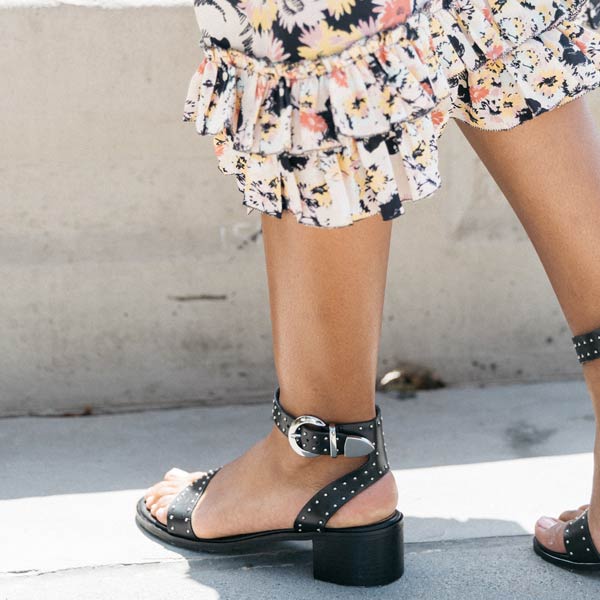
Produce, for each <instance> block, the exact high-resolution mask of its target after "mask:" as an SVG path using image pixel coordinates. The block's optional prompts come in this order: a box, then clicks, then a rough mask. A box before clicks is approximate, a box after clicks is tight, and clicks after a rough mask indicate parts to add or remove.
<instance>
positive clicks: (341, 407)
mask: <svg viewBox="0 0 600 600" xmlns="http://www.w3.org/2000/svg"><path fill="white" fill-rule="evenodd" d="M262 227H263V236H264V247H265V255H266V261H267V272H268V283H269V298H270V308H271V319H272V330H273V344H274V355H275V366H276V369H277V375H278V383H279V385H280V387H281V395H280V400H281V403H282V405H283V406H284V407H285V408H286V410H288V411H289V412H290V413H291V414H295V415H301V414H314V415H317V416H319V417H321V418H322V419H325V420H327V421H333V422H336V421H337V422H344V421H346V422H349V421H362V420H368V419H371V418H373V417H374V416H375V404H374V401H375V382H376V367H377V353H378V347H379V339H380V332H381V321H382V312H383V298H384V290H385V283H386V275H387V263H388V254H389V245H390V236H391V227H392V222H391V221H387V222H386V221H383V220H382V219H381V218H380V217H379V216H373V217H368V218H367V219H365V220H363V221H361V222H357V223H355V224H354V225H352V226H349V227H345V228H339V229H333V230H323V229H319V228H315V227H310V226H307V225H299V224H298V223H297V222H296V220H295V218H294V217H293V216H292V215H291V214H290V213H287V212H285V213H284V216H283V218H282V219H281V220H279V219H276V218H275V217H271V216H267V215H263V216H262ZM274 386H275V382H274ZM270 417H271V412H270V408H267V409H266V411H265V419H266V420H270ZM223 433H224V435H226V432H223ZM199 462H201V463H203V465H205V466H207V467H209V466H211V467H212V466H216V465H208V464H206V463H207V462H208V461H207V459H206V458H199ZM361 462H364V458H358V459H356V458H346V457H343V456H340V457H338V458H336V459H335V460H332V459H330V458H329V457H326V456H324V457H318V458H310V459H308V458H302V457H300V456H298V455H297V454H295V453H294V452H293V450H292V449H291V447H290V446H289V444H288V441H287V438H285V437H284V436H283V435H282V434H281V432H280V431H279V430H278V429H276V428H273V429H272V430H271V432H270V433H269V435H268V436H267V437H266V438H265V439H263V440H261V441H260V442H258V443H257V444H256V445H255V446H253V447H252V448H251V449H250V450H249V451H248V452H247V453H246V454H244V455H243V456H242V457H240V458H238V459H237V460H235V461H233V462H232V463H229V464H228V465H225V467H224V468H223V469H222V470H221V471H219V473H217V475H216V476H215V477H214V479H213V480H212V481H211V483H210V485H209V487H208V488H207V491H206V493H205V494H204V495H203V496H202V498H201V499H200V502H199V504H198V506H197V508H196V510H195V511H194V513H193V517H192V525H193V529H194V532H195V533H196V535H198V536H202V537H218V536H223V535H231V534H236V533H245V532H251V531H261V530H268V529H279V528H287V527H292V526H293V522H294V518H295V517H296V515H297V513H298V512H299V511H300V509H301V508H302V506H303V505H304V504H305V503H306V502H307V501H308V500H309V499H310V498H311V496H312V495H313V494H314V493H315V492H316V491H317V490H318V489H320V488H321V487H323V486H324V485H326V484H327V483H329V482H331V481H333V480H334V479H336V478H337V477H339V476H341V475H343V474H345V473H348V472H350V471H351V470H353V469H354V468H356V466H358V465H359V464H361ZM198 476H199V473H187V472H185V471H180V470H179V469H175V470H172V471H170V472H168V473H167V474H166V475H165V478H164V480H163V481H161V482H160V483H158V484H156V485H154V486H153V487H152V488H150V489H149V490H148V491H147V494H146V504H147V505H148V506H151V507H152V508H151V512H152V514H153V515H154V516H155V517H157V518H158V519H159V520H160V521H162V522H163V523H164V522H165V521H166V507H167V505H168V504H169V502H170V501H171V500H172V499H173V498H174V496H175V495H176V494H177V493H178V492H179V490H180V489H181V488H182V487H183V486H184V485H187V484H188V483H189V482H190V481H191V480H193V479H196V478H197V477H198ZM396 502H397V491H396V485H395V481H394V478H393V475H392V474H391V472H390V473H387V474H386V475H385V476H384V477H383V478H382V479H381V480H380V481H378V482H377V483H375V484H374V485H373V486H371V487H369V488H368V489H366V490H365V491H364V492H362V493H361V494H360V495H357V496H356V498H354V499H353V500H352V501H350V502H348V503H347V504H345V505H344V506H343V507H342V508H341V509H340V510H339V511H338V512H337V513H336V514H335V515H333V516H332V518H331V519H330V521H329V522H328V527H348V526H353V525H362V524H367V523H373V522H376V521H379V520H381V519H384V518H386V517H388V516H389V515H390V514H392V513H393V512H394V510H395V508H396Z"/></svg>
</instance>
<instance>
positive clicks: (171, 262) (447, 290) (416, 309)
mask: <svg viewBox="0 0 600 600" xmlns="http://www.w3.org/2000/svg"><path fill="white" fill-rule="evenodd" d="M197 40H198V33H197V26H196V22H195V20H194V15H193V10H192V8H191V7H183V8H158V7H155V8H139V9H124V10H104V9H100V8H83V7H65V6H62V7H57V8H45V9H44V8H37V9H35V8H13V9H3V10H0V50H1V51H0V73H1V74H2V80H3V82H2V93H1V94H0V130H1V131H0V133H1V139H2V144H1V145H0V210H1V219H0V278H1V279H0V281H1V285H0V315H1V319H2V328H1V331H2V335H1V337H0V414H2V415H17V414H29V413H35V414H59V413H65V412H67V413H68V412H81V411H85V410H93V411H111V410H124V409H132V408H143V407H147V408H149V407H159V406H178V405H188V404H194V403H228V402H234V401H235V402H249V401H268V400H269V399H270V395H271V393H272V390H273V387H274V385H275V384H276V379H275V371H274V368H273V356H272V348H271V327H270V321H269V310H268V296H267V285H266V273H265V266H264V255H263V248H262V238H261V236H260V218H259V215H257V214H256V213H255V214H253V215H250V216H248V215H246V211H245V208H244V207H243V206H242V205H241V197H240V195H239V192H238V191H237V188H236V186H235V182H234V180H233V178H231V177H225V176H224V175H222V174H220V173H219V172H218V169H217V166H216V159H215V157H214V156H213V152H212V146H211V140H210V138H203V137H201V136H198V135H197V134H196V133H195V131H194V129H193V126H192V125H190V124H187V123H183V122H181V120H180V119H181V111H182V108H183V100H184V97H185V92H186V90H187V85H188V82H189V79H190V77H191V75H192V73H193V71H194V70H195V69H196V67H197V65H198V63H199V60H200V50H199V48H198V46H197ZM590 96H591V97H590V101H591V103H592V105H593V107H594V110H596V111H597V114H599V115H600V101H599V98H598V95H597V94H591V95H590ZM441 168H442V175H443V177H444V184H443V187H442V189H441V190H440V191H439V192H438V193H437V194H435V195H434V196H431V197H429V198H427V199H425V200H422V201H420V202H416V203H413V204H410V203H408V204H407V205H406V208H407V210H406V213H405V215H403V216H402V217H400V218H399V219H397V220H396V222H395V223H394V234H393V247H392V252H391V264H390V269H389V279H388V289H387V297H386V305H385V321H384V327H383V338H382V343H381V354H380V374H383V373H384V372H386V371H387V370H389V369H392V368H393V367H394V366H395V365H396V364H397V363H398V361H411V362H415V363H418V364H422V365H425V366H427V367H431V368H433V369H435V370H436V371H437V372H438V373H439V375H440V376H441V377H442V378H443V379H444V380H445V381H446V382H448V383H449V384H452V385H463V384H472V383H473V382H479V383H482V384H488V383H499V382H509V381H510V382H512V381H534V380H544V379H554V378H564V377H580V376H581V374H580V373H581V372H580V368H579V365H578V363H577V361H576V357H575V354H574V353H573V351H572V346H571V342H570V332H569V330H568V328H567V326H566V323H565V320H564V318H563V316H562V313H561V311H560V308H559V305H558V303H557V301H556V299H555V297H554V294H553V292H552V289H551V287H550V285H549V283H548V282H547V279H546V276H545V274H544V272H543V269H542V267H541V265H540V263H539V261H538V258H537V256H536V255H535V252H534V250H533V247H532V245H531V244H530V242H529V241H528V239H527V237H526V235H525V233H524V231H523V230H522V227H521V226H520V224H519V222H518V221H517V219H516V217H515V216H514V214H513V213H512V210H511V209H510V207H509V205H508V203H507V202H506V201H505V200H504V198H503V197H502V195H501V193H500V192H499V190H498V189H497V187H496V185H495V183H494V182H493V181H492V179H491V177H490V176H489V175H488V174H487V173H486V171H485V168H484V167H483V165H482V164H481V163H480V162H479V160H478V158H477V156H476V155H475V154H474V152H473V151H472V150H471V149H470V147H469V145H468V144H467V142H466V141H465V140H464V139H463V138H462V136H461V134H460V132H459V130H458V128H457V127H456V125H455V124H454V123H451V124H450V125H449V126H448V129H447V130H446V132H445V133H444V136H443V138H442V140H441Z"/></svg>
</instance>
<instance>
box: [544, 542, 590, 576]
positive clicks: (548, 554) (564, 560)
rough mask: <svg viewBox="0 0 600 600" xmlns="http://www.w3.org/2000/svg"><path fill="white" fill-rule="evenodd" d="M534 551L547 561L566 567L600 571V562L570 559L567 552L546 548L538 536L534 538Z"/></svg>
mask: <svg viewBox="0 0 600 600" xmlns="http://www.w3.org/2000/svg"><path fill="white" fill-rule="evenodd" d="M533 551H534V552H535V553H536V554H537V555H538V556H539V557H540V558H543V559H544V560H545V561H548V562H550V563H552V564H555V565H558V566H559V567H564V568H565V569H571V570H577V571H600V562H591V563H583V562H577V561H574V560H570V559H569V558H568V557H567V555H566V554H562V553H560V552H553V551H552V550H550V549H548V548H546V547H545V546H543V545H542V544H540V542H538V540H537V538H535V537H534V538H533Z"/></svg>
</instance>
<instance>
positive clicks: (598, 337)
mask: <svg viewBox="0 0 600 600" xmlns="http://www.w3.org/2000/svg"><path fill="white" fill-rule="evenodd" d="M572 340H573V347H574V348H575V352H577V358H578V359H579V362H580V363H584V362H589V361H590V360H594V359H595V358H600V327H599V328H598V329H594V330H593V331H590V332H588V333H582V334H580V335H576V336H574V337H573V338H572Z"/></svg>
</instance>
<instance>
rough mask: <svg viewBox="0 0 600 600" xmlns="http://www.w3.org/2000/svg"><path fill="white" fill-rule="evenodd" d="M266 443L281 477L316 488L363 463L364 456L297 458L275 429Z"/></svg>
mask: <svg viewBox="0 0 600 600" xmlns="http://www.w3.org/2000/svg"><path fill="white" fill-rule="evenodd" d="M266 443H267V444H268V446H269V447H270V448H272V458H273V461H274V462H275V463H276V464H277V468H278V470H279V471H280V473H281V475H282V476H283V477H285V478H286V479H291V478H295V479H298V480H302V481H304V482H307V483H309V482H313V483H314V485H316V486H322V485H324V484H325V483H328V482H329V481H331V479H332V478H335V477H339V476H341V475H343V474H344V473H349V472H350V471H352V470H353V469H356V468H358V467H359V466H360V465H361V464H362V463H364V462H365V457H364V456H362V457H357V458H348V457H346V456H338V457H336V458H333V459H332V458H331V457H330V456H315V457H312V458H306V457H303V456H299V455H298V454H296V452H294V451H293V450H292V447H291V446H290V443H289V441H288V439H287V437H286V436H285V435H283V434H282V433H281V431H279V429H278V428H277V427H273V428H272V429H271V431H270V432H269V434H268V436H267V439H266ZM328 477H329V478H328ZM324 479H325V480H326V481H325V482H323V480H324Z"/></svg>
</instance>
